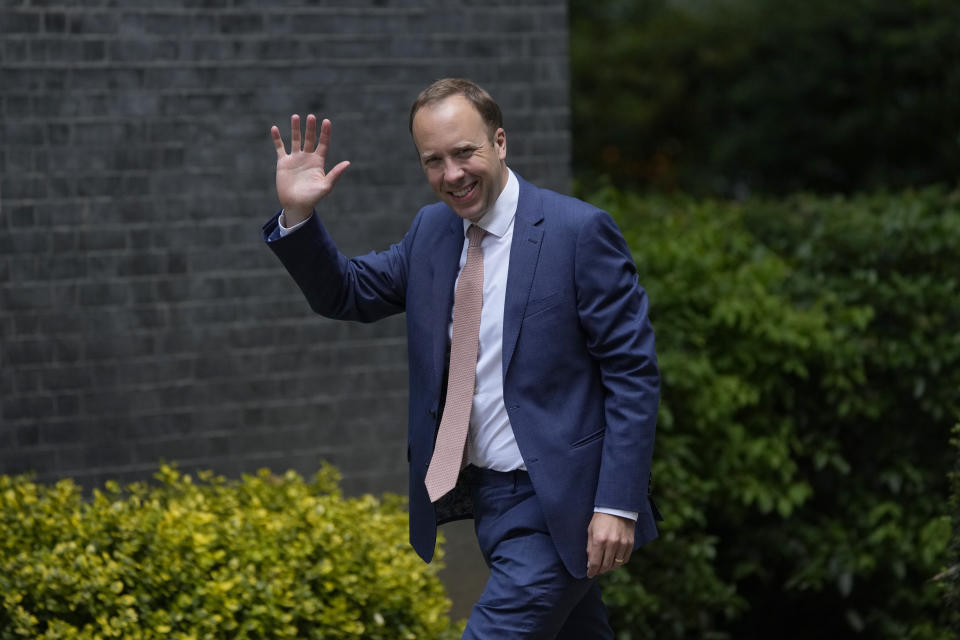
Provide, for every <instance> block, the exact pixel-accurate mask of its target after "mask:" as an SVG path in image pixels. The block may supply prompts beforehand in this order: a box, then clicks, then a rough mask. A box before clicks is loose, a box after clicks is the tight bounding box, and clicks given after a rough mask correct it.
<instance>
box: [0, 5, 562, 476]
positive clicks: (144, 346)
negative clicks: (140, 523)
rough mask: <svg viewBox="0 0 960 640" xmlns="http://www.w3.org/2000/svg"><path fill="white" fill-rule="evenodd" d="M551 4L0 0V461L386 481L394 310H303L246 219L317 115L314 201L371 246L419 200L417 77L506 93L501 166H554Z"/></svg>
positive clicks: (551, 181) (400, 429)
mask: <svg viewBox="0 0 960 640" xmlns="http://www.w3.org/2000/svg"><path fill="white" fill-rule="evenodd" d="M565 11H566V10H565V3H564V2H563V1H562V0H511V1H510V2H500V1H495V2H490V1H487V2H484V3H476V2H452V1H451V2H445V1H441V0H425V1H422V2H413V1H410V0H406V1H404V0H395V1H390V0H365V1H361V0H328V1H319V2H289V1H288V2H271V1H267V0H262V1H244V0H219V1H217V0H208V1H198V0H180V1H173V0H165V1H158V2H150V3H146V2H143V3H140V2H116V1H110V0H84V1H80V0H75V1H72V2H67V1H59V2H58V1H55V0H22V1H19V2H17V1H11V0H0V117H2V125H0V174H2V178H0V336H2V348H0V365H2V373H0V418H2V424H0V473H19V472H24V471H29V470H33V471H36V472H37V474H38V477H39V478H40V479H41V480H52V479H55V478H58V477H62V476H72V477H75V478H77V479H78V481H80V482H81V483H83V484H84V485H87V486H90V485H95V484H99V483H100V482H102V481H103V480H104V479H106V478H117V479H119V480H121V481H126V480H130V479H140V478H144V477H147V476H149V475H150V474H151V473H152V472H153V470H155V469H156V466H157V464H158V461H159V460H161V459H164V460H168V461H177V462H178V463H179V464H180V466H181V467H182V468H184V469H187V470H190V469H195V468H210V469H214V470H216V471H218V472H222V473H225V474H228V475H237V474H239V473H240V472H245V471H252V470H255V469H257V468H259V467H261V466H269V467H271V468H274V469H276V470H282V469H287V468H293V469H296V470H298V471H300V472H301V473H304V474H311V473H312V472H313V470H315V469H316V467H317V464H318V462H319V460H321V459H327V460H330V461H332V462H333V463H335V464H336V465H338V466H339V467H340V468H341V470H342V471H343V472H344V474H345V487H346V488H347V490H348V491H350V492H357V491H382V490H394V491H400V492H403V491H404V490H405V487H406V469H405V464H406V460H405V456H404V453H405V423H406V384H407V383H406V369H405V367H406V361H405V339H404V327H403V320H402V318H395V319H391V320H388V321H385V322H381V323H378V324H375V325H369V326H364V325H355V324H347V323H336V322H333V321H328V320H325V319H322V318H320V317H319V316H315V315H313V314H312V313H311V312H310V310H309V308H308V307H307V304H306V302H305V301H304V300H303V299H302V297H301V295H300V293H299V291H298V290H297V289H296V286H295V285H294V284H293V283H292V281H291V280H290V279H289V278H288V277H287V275H286V273H285V271H284V270H283V269H282V267H281V265H280V264H279V262H278V261H277V260H276V259H275V258H274V257H273V255H272V254H271V253H270V252H269V250H268V249H267V248H266V247H265V246H263V245H262V243H261V241H260V238H259V229H260V225H261V224H262V223H263V222H264V221H265V220H266V219H267V218H268V217H269V216H270V215H271V214H272V213H273V212H274V210H275V208H276V206H277V205H276V203H275V200H276V197H275V192H274V189H273V165H274V160H275V157H274V151H273V147H272V145H271V142H270V139H269V135H268V131H269V127H270V125H271V124H274V123H277V124H279V125H280V126H281V130H284V135H285V137H286V138H289V114H290V113H293V112H299V113H305V112H307V111H312V112H316V113H318V114H322V115H323V116H326V117H329V118H331V120H333V123H334V130H333V148H332V152H331V156H332V158H331V159H332V161H333V162H337V161H339V160H341V159H349V160H351V161H352V167H351V168H350V169H349V171H348V172H347V174H346V175H345V176H344V178H343V179H342V180H341V182H340V184H339V185H338V188H337V190H336V191H335V192H334V194H333V195H332V196H331V198H330V199H329V201H328V202H327V204H326V206H325V213H324V217H325V220H326V222H327V223H328V226H329V227H330V229H331V231H332V233H333V235H334V237H335V238H336V239H337V240H338V242H339V243H340V245H341V248H342V249H344V250H345V251H346V252H360V251H363V252H365V251H368V250H372V249H382V248H385V247H386V246H387V245H388V244H389V243H390V242H392V241H395V240H397V239H399V237H400V236H401V234H402V233H403V232H404V230H405V229H406V228H407V225H408V224H409V222H410V220H411V219H412V217H413V215H414V214H415V213H416V211H417V209H418V208H419V207H420V206H421V205H422V204H424V203H426V202H429V201H430V200H432V198H431V195H430V192H429V191H428V189H427V188H426V185H425V183H424V180H423V177H422V175H421V173H420V171H419V169H418V167H417V164H416V160H415V157H414V155H413V147H412V143H411V142H410V140H409V135H408V133H407V130H406V126H407V123H406V113H407V109H408V105H409V104H410V102H411V101H412V99H413V98H414V97H415V96H416V94H417V92H418V91H419V90H420V89H421V88H422V87H423V86H425V85H426V84H427V83H429V82H430V81H432V80H433V79H435V78H437V77H441V76H445V75H463V76H468V77H471V78H473V79H475V80H477V81H478V82H480V83H481V84H483V85H484V86H486V87H487V88H488V89H489V90H490V91H491V93H493V95H494V96H495V97H496V98H497V99H498V100H499V101H500V103H501V105H502V107H503V109H504V113H505V117H506V128H507V131H508V134H509V152H510V156H509V159H510V164H511V165H512V166H513V167H514V168H515V169H517V170H518V171H519V172H520V173H521V174H522V175H524V176H525V177H527V178H529V179H532V180H534V181H537V182H539V183H541V184H542V185H544V186H550V187H552V188H555V189H558V190H567V188H568V182H569V169H568V161H569V132H568V115H569V106H568V95H567V91H568V81H567V61H566V52H567V43H566V42H567V39H566V12H565Z"/></svg>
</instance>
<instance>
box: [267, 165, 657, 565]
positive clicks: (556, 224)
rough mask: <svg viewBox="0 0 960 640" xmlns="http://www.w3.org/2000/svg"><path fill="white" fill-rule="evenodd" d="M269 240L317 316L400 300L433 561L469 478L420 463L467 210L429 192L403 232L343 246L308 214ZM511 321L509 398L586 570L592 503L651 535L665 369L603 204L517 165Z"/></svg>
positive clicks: (506, 352) (560, 525)
mask: <svg viewBox="0 0 960 640" xmlns="http://www.w3.org/2000/svg"><path fill="white" fill-rule="evenodd" d="M277 227H278V224H277V217H276V216H275V217H274V218H273V219H271V220H270V221H269V222H268V223H267V224H266V225H265V226H264V228H263V235H264V239H265V240H266V241H267V243H268V245H269V246H270V248H271V249H272V250H273V251H274V252H275V253H276V255H277V256H278V257H279V258H280V260H281V261H282V262H283V264H284V266H285V267H286V268H287V270H288V271H289V272H290V274H291V275H292V276H293V278H294V280H295V281H296V282H297V284H298V285H299V286H300V288H301V290H302V291H303V293H304V294H305V295H306V297H307V300H308V301H309V303H310V306H311V307H312V308H313V309H314V311H316V312H317V313H320V314H322V315H324V316H328V317H331V318H339V319H345V320H357V321H361V322H372V321H374V320H378V319H380V318H383V317H385V316H388V315H390V314H394V313H400V312H403V311H405V312H406V314H407V342H408V351H409V371H410V377H409V384H410V405H409V432H408V438H409V448H408V458H409V462H410V493H409V499H410V542H411V544H412V545H413V547H414V549H415V550H416V551H417V553H418V554H419V555H420V556H421V557H422V558H423V559H424V560H426V561H427V562H429V561H430V560H431V559H432V557H433V553H434V547H435V543H436V531H437V524H438V523H439V522H444V521H447V520H451V519H455V518H458V517H469V516H470V513H469V509H470V506H469V504H465V503H464V502H462V501H461V498H463V496H464V493H463V492H462V491H461V490H460V489H461V487H459V486H458V489H456V490H454V492H452V493H451V494H450V495H448V497H447V498H446V499H445V500H442V501H440V502H439V503H437V504H436V505H434V504H432V503H431V502H430V499H429V498H428V497H427V491H426V488H425V486H424V476H425V475H426V470H427V466H428V464H429V462H430V457H431V455H432V453H433V444H434V438H435V435H436V429H437V427H438V425H439V417H440V412H441V409H442V401H443V398H442V395H443V390H444V382H445V380H444V378H445V376H446V369H447V354H448V349H449V345H448V339H447V327H448V322H449V320H450V313H451V308H452V305H453V295H454V282H455V280H456V276H457V272H458V268H459V259H460V253H461V250H462V247H463V241H464V240H463V239H464V235H463V223H462V220H461V218H459V217H458V216H457V215H456V214H455V213H454V212H453V211H452V210H451V209H450V208H449V207H447V206H446V205H445V204H443V203H437V204H433V205H430V206H427V207H424V208H423V209H421V210H420V212H419V213H418V214H417V216H416V218H415V219H414V221H413V224H412V225H411V227H410V230H409V231H408V232H407V233H406V235H405V236H404V238H403V240H401V241H400V242H399V243H398V244H395V245H392V246H391V247H390V248H389V249H387V250H386V251H383V252H379V253H370V254H368V255H365V256H361V257H357V258H352V259H349V258H347V257H345V256H344V255H343V254H341V253H340V252H339V251H338V250H337V248H336V246H335V245H334V243H333V240H332V239H331V238H330V236H329V234H328V233H327V232H326V230H325V229H324V228H323V225H322V223H321V222H320V220H319V217H318V216H316V215H315V216H313V217H312V218H311V219H310V221H309V222H308V223H307V224H306V225H304V227H303V228H301V229H300V230H299V231H297V233H294V234H291V235H288V236H286V237H284V238H281V237H280V236H279V232H278V228H277ZM513 234H514V235H513V243H512V247H511V251H510V267H509V273H508V277H507V291H506V302H505V309H504V321H503V396H504V397H503V400H504V403H505V405H506V408H507V413H508V415H509V416H510V423H511V425H512V426H513V431H514V433H515V435H516V439H517V445H518V446H519V449H520V453H521V455H522V456H523V460H524V463H525V464H526V467H527V470H528V471H529V473H530V478H531V481H532V482H533V486H534V489H535V491H536V494H537V498H538V500H539V502H540V504H541V506H542V508H543V512H544V515H545V516H546V521H547V525H548V527H549V530H550V534H551V536H552V538H553V540H554V543H555V545H556V547H557V550H558V552H559V554H560V557H561V558H562V559H563V562H564V565H565V566H566V567H567V570H568V571H569V572H570V573H571V574H572V575H574V576H576V577H583V576H584V575H585V573H586V566H587V561H586V545H587V526H588V524H589V522H590V518H591V517H592V515H593V509H594V506H598V507H611V508H615V509H624V510H628V511H636V512H638V513H639V518H638V520H637V526H636V546H640V545H641V544H645V543H646V542H648V541H650V540H652V539H653V538H655V537H656V535H657V531H656V526H655V524H654V516H655V514H656V517H657V518H659V514H658V513H657V512H656V507H655V506H653V503H652V501H651V500H650V499H649V496H648V479H649V476H650V462H651V457H652V454H653V440H654V429H655V424H656V414H657V405H658V398H659V374H658V370H657V363H656V356H655V353H654V338H653V331H652V329H651V327H650V324H649V322H648V319H647V307H648V303H647V297H646V294H645V292H644V291H643V289H642V288H641V287H640V286H639V285H638V284H637V273H636V268H635V266H634V263H633V259H632V258H631V256H630V252H629V250H628V249H627V245H626V242H625V241H624V239H623V237H622V235H621V234H620V231H619V230H618V229H617V226H616V224H615V223H614V222H613V220H612V219H611V218H610V216H609V215H608V214H607V213H605V212H603V211H601V210H599V209H597V208H595V207H592V206H590V205H588V204H586V203H584V202H582V201H579V200H576V199H573V198H568V197H565V196H561V195H559V194H557V193H554V192H551V191H547V190H544V189H539V188H537V187H535V186H533V185H531V184H530V183H528V182H526V181H524V180H522V179H520V199H519V203H518V206H517V217H516V220H515V222H514V231H513Z"/></svg>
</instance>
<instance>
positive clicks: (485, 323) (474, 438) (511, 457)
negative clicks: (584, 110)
mask: <svg viewBox="0 0 960 640" xmlns="http://www.w3.org/2000/svg"><path fill="white" fill-rule="evenodd" d="M507 171H508V173H509V176H508V178H507V184H506V185H505V186H504V188H503V191H502V192H501V193H500V196H499V197H498V198H497V201H496V202H495V203H494V204H493V207H492V208H491V209H490V210H489V211H488V212H487V213H486V214H484V216H483V217H482V218H480V220H479V221H478V222H477V223H476V224H477V226H479V227H481V228H483V229H484V230H485V231H486V232H487V233H486V235H485V236H484V237H483V240H482V241H481V243H480V249H481V251H482V252H483V308H482V311H481V315H480V343H479V347H478V350H477V382H476V390H475V391H474V396H473V408H472V410H471V412H470V431H469V436H468V438H467V456H468V458H467V459H468V460H469V461H470V463H471V464H474V465H476V466H478V467H481V468H484V469H493V470H495V471H513V470H515V469H525V468H526V467H525V466H524V463H523V456H521V455H520V449H519V447H517V439H516V437H515V436H514V434H513V427H512V426H511V424H510V418H509V417H508V416H507V408H506V406H505V405H504V403H503V310H504V304H505V301H506V295H507V273H508V271H509V268H510V247H511V245H512V242H513V223H514V220H515V219H516V217H517V203H518V202H519V199H520V182H519V181H518V180H517V177H516V175H514V173H513V171H512V170H509V169H508V170H507ZM284 222H285V219H284V216H283V214H282V213H281V214H280V219H279V227H280V235H281V236H285V235H287V234H289V233H292V232H294V231H296V230H297V229H299V228H300V227H301V226H302V225H303V223H304V222H306V220H304V221H303V222H301V223H299V224H297V225H294V226H292V227H289V228H287V227H285V226H284ZM470 224H471V223H470V221H469V220H464V221H463V236H464V240H463V249H462V251H461V253H460V271H463V267H464V265H465V264H466V263H467V246H468V245H469V242H468V240H467V229H469V228H470ZM459 278H460V273H459V272H458V273H457V279H458V280H459ZM452 332H453V310H452V309H451V312H450V320H449V323H448V325H447V336H448V338H450V337H451V335H452ZM594 511H598V512H601V513H609V514H613V515H618V516H621V517H625V518H630V519H631V520H636V519H637V515H638V514H637V513H636V512H633V511H623V510H620V509H608V508H606V507H596V508H595V509H594Z"/></svg>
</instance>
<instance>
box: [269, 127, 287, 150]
mask: <svg viewBox="0 0 960 640" xmlns="http://www.w3.org/2000/svg"><path fill="white" fill-rule="evenodd" d="M270 137H271V138H273V146H274V147H275V148H276V150H277V157H278V158H282V157H283V156H285V155H287V150H286V149H285V148H284V146H283V138H282V137H281V136H280V129H278V128H277V126H276V125H274V126H272V127H270Z"/></svg>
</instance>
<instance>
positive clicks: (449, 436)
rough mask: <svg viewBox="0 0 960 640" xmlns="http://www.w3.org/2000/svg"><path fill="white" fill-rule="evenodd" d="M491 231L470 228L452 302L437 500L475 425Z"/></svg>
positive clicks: (433, 492) (436, 455) (435, 463)
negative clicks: (486, 244) (486, 243)
mask: <svg viewBox="0 0 960 640" xmlns="http://www.w3.org/2000/svg"><path fill="white" fill-rule="evenodd" d="M485 233H486V231H484V230H483V229H481V228H480V227H478V226H476V225H471V226H470V228H469V229H468V230H467V238H468V239H469V241H470V244H469V245H468V246H467V263H466V264H465V265H464V267H463V271H461V272H460V279H459V280H458V281H457V291H456V295H455V296H454V299H453V340H452V344H451V346H450V372H449V375H448V377H447V401H446V404H444V406H443V418H441V419H440V431H439V433H438V434H437V443H436V445H435V446H434V448H433V458H432V459H431V460H430V467H429V468H428V469H427V478H426V485H427V493H428V494H430V501H431V502H436V501H437V500H439V499H440V498H442V497H443V496H444V495H445V494H446V493H447V492H448V491H450V490H451V489H453V487H454V486H455V485H456V484H457V476H458V475H459V474H460V469H462V468H463V461H464V458H465V456H464V445H465V444H466V442H467V430H468V429H469V427H470V410H471V409H472V408H473V391H474V387H475V384H476V379H477V348H478V343H479V336H480V312H481V310H482V309H483V253H482V252H481V251H480V241H481V240H482V239H483V236H484V234H485Z"/></svg>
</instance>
